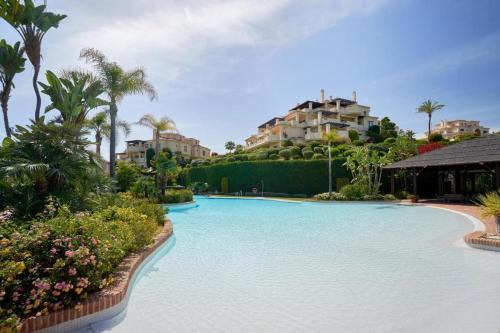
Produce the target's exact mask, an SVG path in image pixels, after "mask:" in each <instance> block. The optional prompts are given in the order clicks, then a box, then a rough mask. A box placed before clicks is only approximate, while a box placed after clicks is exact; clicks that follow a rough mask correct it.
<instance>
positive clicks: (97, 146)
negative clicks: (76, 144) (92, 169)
mask: <svg viewBox="0 0 500 333" xmlns="http://www.w3.org/2000/svg"><path fill="white" fill-rule="evenodd" d="M101 143H102V137H101V133H99V132H96V133H95V152H96V154H97V155H99V156H101Z"/></svg>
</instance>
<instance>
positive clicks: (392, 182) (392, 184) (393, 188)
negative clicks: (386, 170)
mask: <svg viewBox="0 0 500 333" xmlns="http://www.w3.org/2000/svg"><path fill="white" fill-rule="evenodd" d="M395 187H396V186H395V184H394V169H392V170H391V194H394V193H395V192H396V189H395Z"/></svg>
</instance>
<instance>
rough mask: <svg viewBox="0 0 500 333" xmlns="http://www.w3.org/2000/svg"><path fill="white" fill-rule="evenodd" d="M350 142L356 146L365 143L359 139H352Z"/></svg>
mask: <svg viewBox="0 0 500 333" xmlns="http://www.w3.org/2000/svg"><path fill="white" fill-rule="evenodd" d="M352 144H353V145H355V146H358V147H360V146H364V145H365V143H364V142H363V141H361V140H354V141H353V142H352Z"/></svg>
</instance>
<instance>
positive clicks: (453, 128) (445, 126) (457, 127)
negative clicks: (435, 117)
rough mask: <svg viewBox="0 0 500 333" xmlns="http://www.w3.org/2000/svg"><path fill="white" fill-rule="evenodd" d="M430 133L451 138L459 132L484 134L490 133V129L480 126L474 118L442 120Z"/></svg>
mask: <svg viewBox="0 0 500 333" xmlns="http://www.w3.org/2000/svg"><path fill="white" fill-rule="evenodd" d="M431 133H432V134H441V135H442V136H443V138H444V139H448V140H453V139H454V138H456V137H457V136H458V135H460V134H472V135H476V136H485V135H488V134H489V133H490V129H489V128H487V127H483V126H481V125H480V124H479V121H476V120H460V119H459V120H442V121H441V122H440V123H439V124H437V125H436V126H435V127H434V129H433V130H432V131H431Z"/></svg>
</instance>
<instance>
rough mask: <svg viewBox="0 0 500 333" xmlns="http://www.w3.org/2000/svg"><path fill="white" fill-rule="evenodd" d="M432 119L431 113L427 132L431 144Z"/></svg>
mask: <svg viewBox="0 0 500 333" xmlns="http://www.w3.org/2000/svg"><path fill="white" fill-rule="evenodd" d="M431 119H432V114H431V113H429V123H428V130H429V131H428V132H427V142H431Z"/></svg>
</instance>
